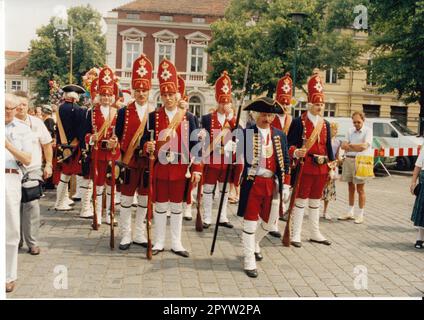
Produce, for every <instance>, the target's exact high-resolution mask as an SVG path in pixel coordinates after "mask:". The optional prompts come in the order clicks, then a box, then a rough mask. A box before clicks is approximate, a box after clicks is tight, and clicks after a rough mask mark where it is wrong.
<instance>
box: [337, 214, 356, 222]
mask: <svg viewBox="0 0 424 320" xmlns="http://www.w3.org/2000/svg"><path fill="white" fill-rule="evenodd" d="M338 219H339V220H355V217H354V216H353V214H352V213H346V214H345V215H344V216H341V217H338Z"/></svg>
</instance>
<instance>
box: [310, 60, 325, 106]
mask: <svg viewBox="0 0 424 320" xmlns="http://www.w3.org/2000/svg"><path fill="white" fill-rule="evenodd" d="M308 102H309V103H324V86H323V83H322V80H321V77H320V76H319V69H317V68H315V69H314V71H313V74H312V76H311V78H310V79H309V81H308Z"/></svg>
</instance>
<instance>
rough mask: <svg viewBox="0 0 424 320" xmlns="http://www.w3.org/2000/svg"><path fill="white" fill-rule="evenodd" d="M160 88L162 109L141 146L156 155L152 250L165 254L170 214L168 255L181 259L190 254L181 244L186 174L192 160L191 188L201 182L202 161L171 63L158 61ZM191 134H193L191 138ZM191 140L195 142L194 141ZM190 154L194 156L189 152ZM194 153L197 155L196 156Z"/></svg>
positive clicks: (151, 118) (152, 118) (150, 123)
mask: <svg viewBox="0 0 424 320" xmlns="http://www.w3.org/2000/svg"><path fill="white" fill-rule="evenodd" d="M158 78H159V87H160V93H161V99H162V102H163V106H162V107H160V108H158V109H157V110H156V111H154V112H152V113H150V114H149V120H148V129H149V130H152V131H153V138H154V141H150V140H151V135H150V132H149V131H147V130H146V131H145V132H144V136H143V139H142V143H141V145H142V146H143V150H144V152H145V153H146V154H147V153H148V152H155V156H156V158H157V161H156V164H155V167H154V202H155V212H154V241H155V243H154V246H153V250H152V253H153V255H156V254H158V253H159V252H162V251H163V250H164V246H165V238H166V222H167V217H166V213H167V211H168V210H169V211H170V212H171V218H170V220H171V221H170V222H171V223H170V227H171V243H172V247H171V251H172V252H174V253H175V254H177V255H180V256H183V257H189V253H188V252H187V250H186V249H185V248H184V247H183V245H182V243H181V231H182V207H183V206H182V203H183V200H184V198H185V196H184V193H185V192H188V190H186V173H187V171H188V165H189V163H190V162H191V157H194V158H195V159H194V162H193V164H192V171H193V172H192V174H191V179H192V182H193V187H195V186H196V185H197V183H198V182H199V181H200V176H201V172H202V171H201V167H202V166H201V163H200V162H201V160H200V157H201V156H200V155H199V152H194V151H195V150H192V149H194V147H195V146H196V144H197V140H198V138H197V134H198V133H196V132H194V131H195V130H196V129H198V128H197V125H196V120H195V116H194V115H193V114H192V113H190V112H187V107H188V104H187V102H186V101H184V100H183V99H181V96H180V94H179V92H178V78H177V70H176V68H175V66H174V65H173V64H172V62H171V61H169V60H167V59H164V60H162V61H161V63H160V65H159V70H158ZM192 133H193V134H192ZM191 138H194V139H193V140H192V139H191ZM192 151H193V152H192ZM196 153H197V154H196Z"/></svg>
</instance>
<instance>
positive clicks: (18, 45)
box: [4, 0, 132, 51]
mask: <svg viewBox="0 0 424 320" xmlns="http://www.w3.org/2000/svg"><path fill="white" fill-rule="evenodd" d="M129 2H132V1H131V0H37V1H34V0H5V16H6V19H5V43H4V49H5V50H12V51H27V50H28V48H29V45H30V41H31V40H32V39H35V38H36V30H37V29H38V28H39V27H41V26H42V25H46V24H48V23H49V21H50V18H51V17H52V16H62V15H63V14H64V13H66V9H67V8H70V7H73V6H79V5H87V4H90V5H91V6H92V7H94V8H95V9H96V10H97V11H99V12H100V13H101V14H102V16H105V15H106V13H107V12H108V11H111V10H112V9H114V8H117V7H119V6H121V5H123V4H126V3H129ZM104 31H106V25H105V24H104Z"/></svg>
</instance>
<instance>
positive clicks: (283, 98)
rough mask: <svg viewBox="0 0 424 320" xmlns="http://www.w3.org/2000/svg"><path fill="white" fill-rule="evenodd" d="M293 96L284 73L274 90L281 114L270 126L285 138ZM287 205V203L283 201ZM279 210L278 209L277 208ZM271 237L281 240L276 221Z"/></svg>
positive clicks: (282, 218) (287, 75) (290, 81)
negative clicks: (281, 132) (280, 132)
mask: <svg viewBox="0 0 424 320" xmlns="http://www.w3.org/2000/svg"><path fill="white" fill-rule="evenodd" d="M292 95H293V81H292V79H291V77H290V73H286V74H285V76H284V77H282V78H281V79H280V80H278V83H277V89H276V100H277V102H278V103H279V104H280V105H281V108H282V110H283V113H281V114H276V115H275V118H274V121H272V124H271V126H273V127H274V128H277V129H279V130H281V131H283V133H284V134H285V135H286V136H287V134H288V132H289V129H290V125H291V123H292V120H293V119H292V116H291V115H290V105H291V99H292ZM284 202H285V204H286V205H287V201H286V200H285V201H284ZM284 209H286V206H283V210H284ZM278 210H279V208H278ZM286 217H287V214H285V215H284V217H280V219H281V220H285V221H287V219H286ZM269 234H270V235H271V236H273V237H276V238H281V232H280V230H279V224H278V220H277V223H276V224H275V225H274V226H273V228H272V231H271V232H270V233H269Z"/></svg>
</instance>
